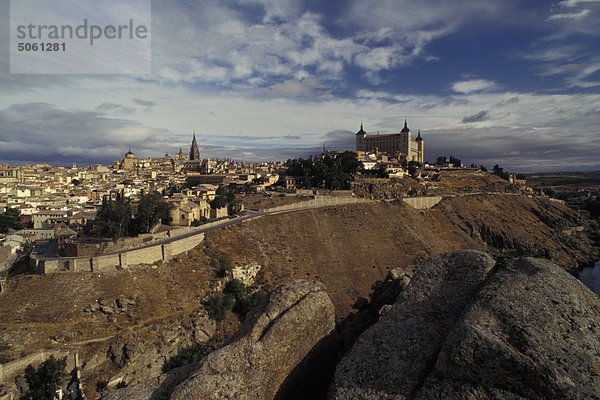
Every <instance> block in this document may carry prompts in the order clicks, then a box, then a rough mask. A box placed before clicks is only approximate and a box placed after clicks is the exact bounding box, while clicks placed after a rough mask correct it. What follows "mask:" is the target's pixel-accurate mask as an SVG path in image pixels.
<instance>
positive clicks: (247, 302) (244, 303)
mask: <svg viewBox="0 0 600 400" xmlns="http://www.w3.org/2000/svg"><path fill="white" fill-rule="evenodd" d="M266 298H267V294H266V293H265V292H262V291H258V292H254V293H252V294H248V295H246V296H244V297H242V298H241V299H239V300H238V301H236V302H235V306H234V307H233V311H234V312H235V313H237V314H238V315H239V316H241V317H244V316H246V314H248V312H249V311H250V310H252V309H253V308H254V307H256V306H258V305H259V304H262V303H264V302H265V300H266Z"/></svg>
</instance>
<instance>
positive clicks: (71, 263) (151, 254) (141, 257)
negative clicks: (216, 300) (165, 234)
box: [30, 224, 213, 274]
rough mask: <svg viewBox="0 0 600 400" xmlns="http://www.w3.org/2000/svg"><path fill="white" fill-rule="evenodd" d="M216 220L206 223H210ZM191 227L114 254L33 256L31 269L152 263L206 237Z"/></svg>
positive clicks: (111, 268) (88, 269) (93, 269)
mask: <svg viewBox="0 0 600 400" xmlns="http://www.w3.org/2000/svg"><path fill="white" fill-rule="evenodd" d="M211 225H213V224H206V225H204V227H210V226H211ZM198 229H199V228H191V229H189V230H188V231H187V232H182V233H180V234H179V235H180V236H181V235H185V234H189V233H192V234H191V235H190V236H187V237H182V238H180V239H174V240H173V241H171V242H168V243H158V244H155V245H152V246H148V247H144V248H141V249H132V250H124V251H121V252H118V253H114V254H108V255H98V256H92V257H60V258H54V259H35V258H34V257H32V258H31V260H30V263H31V264H30V267H31V270H32V272H35V273H39V274H45V273H50V272H58V271H73V272H109V271H115V270H117V269H124V268H127V267H128V266H131V265H138V264H153V263H155V262H158V261H169V260H170V259H171V258H173V257H174V256H176V255H178V254H181V253H183V252H186V251H189V250H191V249H193V248H194V247H196V246H198V245H199V244H200V243H201V242H202V241H203V240H204V234H203V233H198V234H193V232H194V230H198Z"/></svg>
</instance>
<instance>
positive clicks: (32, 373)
mask: <svg viewBox="0 0 600 400" xmlns="http://www.w3.org/2000/svg"><path fill="white" fill-rule="evenodd" d="M66 365H67V359H66V357H65V358H63V359H60V360H57V359H55V358H54V356H50V358H48V359H47V360H46V361H44V362H43V363H42V364H41V365H40V366H39V367H38V368H33V367H32V366H31V364H30V365H29V366H27V368H26V369H25V380H26V381H27V386H28V388H29V390H28V391H27V393H26V394H25V396H23V397H22V398H23V399H25V400H52V399H54V398H55V397H54V393H55V391H56V390H57V389H58V388H59V385H60V381H61V380H62V378H63V376H64V375H65V366H66Z"/></svg>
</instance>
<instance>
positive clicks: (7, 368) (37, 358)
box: [0, 350, 75, 385]
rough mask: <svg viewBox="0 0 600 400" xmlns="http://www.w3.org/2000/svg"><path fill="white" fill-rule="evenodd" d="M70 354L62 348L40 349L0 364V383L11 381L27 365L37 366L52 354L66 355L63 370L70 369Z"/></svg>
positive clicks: (71, 366) (71, 361)
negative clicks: (65, 364)
mask: <svg viewBox="0 0 600 400" xmlns="http://www.w3.org/2000/svg"><path fill="white" fill-rule="evenodd" d="M70 354H71V352H69V351H63V350H42V351H38V352H37V353H35V354H31V355H29V356H27V357H23V358H21V359H18V360H15V361H12V362H9V363H6V364H0V385H2V384H8V383H9V382H13V381H14V379H15V377H16V376H18V375H23V373H24V371H25V368H27V366H28V365H30V364H31V365H32V366H33V367H38V366H39V365H40V364H41V363H43V362H44V361H46V360H47V359H48V358H50V356H54V358H56V359H61V358H63V357H67V367H66V368H65V370H67V371H70V370H72V369H73V368H74V367H75V364H74V362H73V360H72V357H69V355H70Z"/></svg>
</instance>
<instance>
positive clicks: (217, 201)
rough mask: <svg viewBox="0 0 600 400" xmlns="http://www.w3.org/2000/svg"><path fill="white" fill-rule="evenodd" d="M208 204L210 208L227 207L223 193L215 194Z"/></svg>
mask: <svg viewBox="0 0 600 400" xmlns="http://www.w3.org/2000/svg"><path fill="white" fill-rule="evenodd" d="M209 204H210V207H211V208H212V209H217V208H222V207H227V197H225V195H217V196H215V198H214V199H212V200H211V201H210V202H209Z"/></svg>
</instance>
